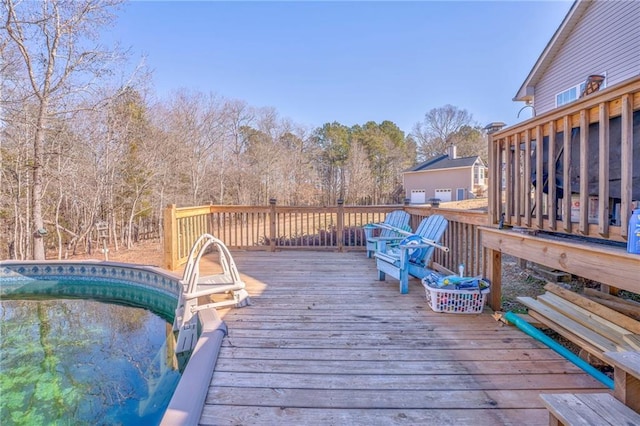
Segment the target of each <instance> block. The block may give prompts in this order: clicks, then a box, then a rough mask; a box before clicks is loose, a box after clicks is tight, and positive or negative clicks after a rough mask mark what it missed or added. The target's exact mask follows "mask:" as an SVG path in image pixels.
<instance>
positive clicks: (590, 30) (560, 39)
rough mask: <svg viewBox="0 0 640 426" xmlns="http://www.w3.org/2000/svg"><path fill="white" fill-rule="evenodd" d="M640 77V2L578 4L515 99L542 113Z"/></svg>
mask: <svg viewBox="0 0 640 426" xmlns="http://www.w3.org/2000/svg"><path fill="white" fill-rule="evenodd" d="M638 75H640V1H606V0H596V1H589V0H577V1H576V2H575V3H574V4H573V5H572V6H571V9H570V10H569V12H568V13H567V16H566V17H565V18H564V21H562V24H561V25H560V27H559V28H558V30H556V32H555V34H554V35H553V37H552V38H551V41H549V43H548V44H547V46H546V47H545V49H544V51H543V52H542V54H541V55H540V58H538V61H537V62H536V64H535V65H534V66H533V69H532V70H531V72H530V73H529V75H528V76H527V78H526V80H525V81H524V83H523V84H522V87H520V90H518V93H517V94H516V96H515V97H514V98H513V100H514V101H524V102H526V103H527V105H531V106H533V107H534V112H535V114H537V115H539V114H542V113H545V112H547V111H550V110H552V109H554V108H557V107H560V106H562V105H565V104H567V103H570V102H572V101H575V100H576V99H578V98H580V97H581V96H584V95H587V94H589V92H592V91H597V90H598V89H603V88H605V87H609V86H612V85H614V84H617V83H620V82H622V81H625V80H627V79H629V78H632V77H635V76H638ZM590 76H592V78H591V79H590V78H589V77H590ZM589 82H591V83H592V84H590V85H589V84H588V83H589Z"/></svg>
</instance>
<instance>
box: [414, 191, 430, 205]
mask: <svg viewBox="0 0 640 426" xmlns="http://www.w3.org/2000/svg"><path fill="white" fill-rule="evenodd" d="M426 202H427V192H426V191H425V190H424V189H412V190H411V204H424V203H426Z"/></svg>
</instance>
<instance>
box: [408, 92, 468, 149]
mask: <svg viewBox="0 0 640 426" xmlns="http://www.w3.org/2000/svg"><path fill="white" fill-rule="evenodd" d="M469 127H472V128H473V127H477V126H474V123H473V116H472V115H471V114H470V113H469V112H468V111H467V110H465V109H459V108H458V107H455V106H453V105H445V106H443V107H440V108H433V109H432V110H430V111H429V112H427V113H426V114H425V116H424V120H422V121H421V122H418V123H416V124H415V125H414V127H413V134H412V136H413V137H414V138H415V139H416V141H417V143H418V154H419V156H420V158H421V159H423V160H424V159H427V158H430V157H433V156H436V155H440V154H445V153H446V152H447V149H448V148H449V147H450V146H452V145H460V144H464V143H465V139H464V138H463V136H464V134H463V132H461V130H464V129H465V128H469Z"/></svg>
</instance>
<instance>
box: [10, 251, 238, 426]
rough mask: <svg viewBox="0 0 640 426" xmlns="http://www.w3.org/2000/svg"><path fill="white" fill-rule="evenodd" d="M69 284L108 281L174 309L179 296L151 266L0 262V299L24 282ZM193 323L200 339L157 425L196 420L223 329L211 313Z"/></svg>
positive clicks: (174, 282)
mask: <svg viewBox="0 0 640 426" xmlns="http://www.w3.org/2000/svg"><path fill="white" fill-rule="evenodd" d="M73 279H77V280H83V281H91V280H95V281H102V282H104V281H111V282H114V283H117V284H118V285H119V287H121V286H122V285H123V284H124V285H125V286H131V287H134V288H139V289H146V290H151V291H152V292H157V293H160V294H161V295H164V296H170V297H171V298H174V299H175V305H177V303H178V297H179V295H180V292H181V291H182V285H181V284H180V278H179V277H177V276H175V275H173V274H171V273H169V272H167V271H164V270H163V269H160V268H157V267H155V266H147V265H136V264H128V263H117V262H105V261H97V260H89V261H82V262H78V261H62V260H50V261H14V260H7V261H0V295H1V294H3V291H6V290H8V288H10V287H12V286H13V287H15V286H16V285H19V286H22V285H28V283H29V282H30V281H33V282H36V281H57V280H73ZM136 294H139V293H136ZM127 295H128V294H127V293H123V294H114V295H108V296H112V297H114V298H122V297H124V298H126V297H127ZM135 302H136V303H137V304H141V305H144V304H145V303H149V304H153V303H154V300H152V299H143V300H136V301H135ZM175 305H174V307H175ZM147 307H148V308H150V309H151V308H152V307H151V306H147ZM152 310H153V309H152ZM198 321H199V324H200V328H201V334H200V336H199V338H198V342H197V344H196V347H195V348H194V350H193V351H192V353H191V356H190V358H189V362H188V363H187V366H186V368H185V370H184V371H183V373H182V376H181V378H180V382H179V383H178V387H177V388H176V390H175V392H174V395H173V397H172V399H171V402H170V403H169V406H168V407H167V410H166V412H165V416H164V418H163V420H162V424H163V425H164V424H170V425H191V424H197V423H198V421H199V419H200V415H201V413H202V409H203V407H204V401H205V398H206V393H207V390H208V388H209V384H210V382H211V377H212V375H213V369H214V367H215V363H216V361H217V357H218V353H219V350H220V346H221V345H222V339H223V338H224V336H225V335H226V333H227V329H226V325H225V323H224V322H223V321H222V320H221V319H220V317H219V316H218V313H217V311H216V310H215V309H207V310H203V311H200V312H199V315H198Z"/></svg>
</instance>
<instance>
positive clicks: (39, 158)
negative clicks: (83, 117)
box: [31, 97, 47, 260]
mask: <svg viewBox="0 0 640 426" xmlns="http://www.w3.org/2000/svg"><path fill="white" fill-rule="evenodd" d="M46 114H47V98H46V97H43V98H41V101H40V110H39V111H38V120H37V122H36V134H35V137H34V138H33V182H32V184H33V185H32V187H31V202H32V203H33V204H32V205H33V207H32V210H31V219H32V220H31V222H32V226H33V230H32V238H33V259H34V260H44V259H45V253H44V233H45V232H46V230H45V228H44V220H43V215H42V197H43V195H44V194H43V186H42V169H43V166H44V137H45V129H46V127H45V125H46Z"/></svg>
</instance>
